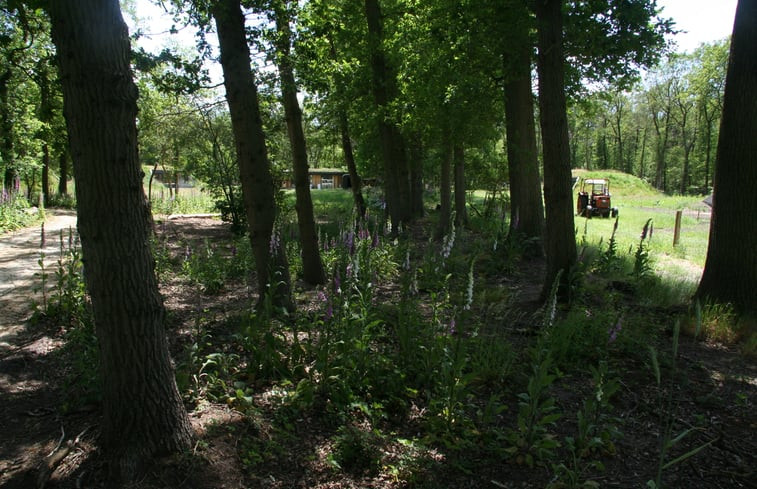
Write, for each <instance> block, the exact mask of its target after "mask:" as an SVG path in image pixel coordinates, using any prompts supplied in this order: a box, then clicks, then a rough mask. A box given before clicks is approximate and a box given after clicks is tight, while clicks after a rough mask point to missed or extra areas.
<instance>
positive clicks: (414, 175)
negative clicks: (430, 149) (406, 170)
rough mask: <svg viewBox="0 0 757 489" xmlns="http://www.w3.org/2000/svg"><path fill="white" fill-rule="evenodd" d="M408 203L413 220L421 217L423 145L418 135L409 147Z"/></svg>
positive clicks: (422, 210)
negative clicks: (409, 194) (409, 203)
mask: <svg viewBox="0 0 757 489" xmlns="http://www.w3.org/2000/svg"><path fill="white" fill-rule="evenodd" d="M409 165H410V193H411V196H410V201H411V207H412V215H413V219H420V218H421V217H423V213H424V209H423V143H422V141H421V136H420V134H416V137H415V141H414V142H413V143H412V144H411V145H410V161H409Z"/></svg>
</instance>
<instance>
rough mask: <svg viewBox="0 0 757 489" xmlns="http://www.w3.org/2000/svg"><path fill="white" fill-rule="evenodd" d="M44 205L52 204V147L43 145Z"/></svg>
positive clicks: (42, 183)
mask: <svg viewBox="0 0 757 489" xmlns="http://www.w3.org/2000/svg"><path fill="white" fill-rule="evenodd" d="M41 185H42V203H43V204H44V205H45V206H47V203H48V202H50V145H48V144H47V143H43V144H42V182H41Z"/></svg>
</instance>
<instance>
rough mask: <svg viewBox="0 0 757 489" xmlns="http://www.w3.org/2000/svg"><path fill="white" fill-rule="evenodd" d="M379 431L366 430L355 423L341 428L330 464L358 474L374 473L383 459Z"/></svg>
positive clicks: (335, 441) (330, 455)
mask: <svg viewBox="0 0 757 489" xmlns="http://www.w3.org/2000/svg"><path fill="white" fill-rule="evenodd" d="M380 442H381V436H380V435H379V433H378V432H377V431H373V430H365V429H361V428H360V427H357V426H353V425H346V426H342V427H340V428H339V430H338V431H337V434H336V436H335V437H334V439H333V443H334V445H333V448H332V451H331V453H330V454H329V455H328V459H327V460H328V462H329V464H330V465H331V466H332V467H334V468H335V469H337V470H340V471H345V472H349V473H352V474H356V475H361V474H369V475H370V474H374V473H376V471H378V469H379V467H380V461H381V451H380V449H379V446H380V445H379V444H380Z"/></svg>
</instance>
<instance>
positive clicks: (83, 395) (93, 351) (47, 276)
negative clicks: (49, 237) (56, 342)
mask: <svg viewBox="0 0 757 489" xmlns="http://www.w3.org/2000/svg"><path fill="white" fill-rule="evenodd" d="M59 240H60V252H59V255H58V259H57V261H56V266H55V267H54V268H53V271H52V276H51V271H50V270H51V269H50V268H49V267H48V266H47V265H46V262H45V259H46V257H45V255H44V254H42V256H41V257H40V259H39V262H38V263H39V265H40V273H39V274H38V276H39V277H40V282H41V292H42V297H43V301H42V304H41V306H40V305H37V306H36V308H35V312H34V316H33V318H32V321H33V322H44V323H50V324H52V325H55V326H56V327H58V328H61V329H62V330H63V331H64V333H65V334H64V342H65V344H64V347H63V349H62V351H61V352H60V354H61V355H62V357H64V358H65V359H66V364H67V365H68V368H67V371H66V380H65V384H66V389H65V392H67V396H66V401H65V403H64V410H67V409H73V408H75V407H79V406H82V405H85V404H87V403H91V402H98V401H99V400H100V396H101V385H100V369H99V364H100V354H99V348H98V344H97V337H96V336H95V326H94V324H95V322H94V317H93V314H92V310H91V307H90V304H89V300H88V297H87V295H86V289H85V285H84V276H83V265H82V256H81V249H80V248H79V246H78V243H77V241H78V236H76V235H75V234H74V232H73V230H71V229H69V230H68V236H66V235H65V234H64V232H63V231H62V230H61V232H60V235H59ZM51 279H52V280H51ZM50 285H52V290H48V287H49V286H50Z"/></svg>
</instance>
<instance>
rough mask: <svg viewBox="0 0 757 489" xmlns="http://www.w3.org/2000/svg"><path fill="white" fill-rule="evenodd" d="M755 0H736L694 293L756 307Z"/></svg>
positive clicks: (754, 309)
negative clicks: (703, 252) (706, 236)
mask: <svg viewBox="0 0 757 489" xmlns="http://www.w3.org/2000/svg"><path fill="white" fill-rule="evenodd" d="M755 25H757V1H755V0H739V2H738V4H737V6H736V19H735V21H734V26H733V35H732V37H731V54H730V59H729V62H728V72H727V75H726V84H725V98H724V102H723V117H722V119H721V122H720V135H719V139H718V149H717V154H716V156H715V177H714V180H713V185H714V195H713V207H712V221H711V223H710V244H709V247H708V249H707V260H706V262H705V265H704V274H703V275H702V281H701V282H700V284H699V288H698V290H697V293H696V295H697V297H699V298H701V299H710V300H714V301H718V302H721V303H732V304H733V305H734V306H735V307H736V308H737V309H738V310H740V311H742V312H746V313H755V312H757V301H755V293H754V288H755V284H757V253H755V252H754V250H757V233H755V232H754V216H755V215H757V192H755V191H754V187H755V185H757V138H755V134H757V98H756V97H755V96H754V94H755V92H756V91H757V29H755V28H754V26H755Z"/></svg>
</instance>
